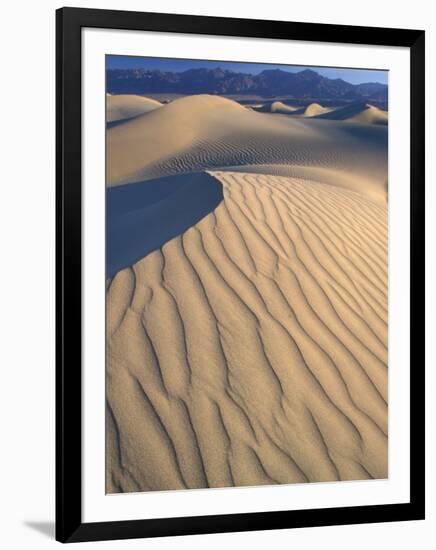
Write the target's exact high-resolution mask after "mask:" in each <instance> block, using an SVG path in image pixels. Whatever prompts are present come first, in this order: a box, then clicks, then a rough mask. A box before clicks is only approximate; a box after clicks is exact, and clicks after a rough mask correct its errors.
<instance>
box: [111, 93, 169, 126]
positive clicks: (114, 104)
mask: <svg viewBox="0 0 436 550" xmlns="http://www.w3.org/2000/svg"><path fill="white" fill-rule="evenodd" d="M159 107H162V103H160V102H159V101H157V100H155V99H150V98H148V97H143V96H139V95H130V94H119V95H111V94H106V121H107V122H118V121H121V120H125V119H129V118H134V117H136V116H138V115H142V114H144V113H148V112H150V111H153V110H154V109H158V108H159Z"/></svg>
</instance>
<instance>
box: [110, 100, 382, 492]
mask: <svg viewBox="0 0 436 550" xmlns="http://www.w3.org/2000/svg"><path fill="white" fill-rule="evenodd" d="M175 103H176V102H174V104H175ZM208 108H209V107H208ZM226 108H227V107H226ZM165 109H166V107H164V108H162V109H159V110H158V111H156V112H153V113H150V115H147V116H150V117H152V116H154V114H156V115H157V114H158V113H159V114H161V113H163V112H164V111H165ZM229 109H230V107H229ZM231 109H232V113H234V117H233V114H232V117H230V118H236V117H237V116H239V115H238V113H239V111H238V110H237V109H233V107H232V108H231ZM246 112H247V113H249V112H248V111H246ZM221 114H222V113H221ZM249 114H251V113H249ZM262 116H268V115H260V114H255V119H253V120H255V122H253V124H257V117H261V118H262ZM191 118H192V117H188V118H187V119H184V124H186V130H187V132H188V133H189V132H193V131H194V130H193V129H192V126H191V122H192V121H191ZM161 120H162V121H164V118H162V119H161ZM311 122H313V121H311ZM138 123H139V121H138V122H135V124H138ZM129 124H130V123H129ZM267 124H268V122H267ZM321 124H322V123H321ZM236 126H237V124H236ZM327 126H329V125H328V124H325V125H324V127H327ZM346 126H347V125H346ZM350 126H352V125H350ZM283 128H286V131H287V132H288V133H290V134H291V136H292V132H293V131H296V127H294V126H287V125H284V126H283ZM298 128H299V129H301V135H302V140H303V141H304V137H305V136H306V133H307V132H309V129H308V127H307V126H306V125H304V124H303V125H301V126H298ZM331 128H332V130H331V131H332V132H333V133H334V135H336V136H338V135H339V136H341V135H342V134H341V132H340V130H338V129H336V128H335V126H334V125H332V126H331ZM368 128H369V127H368ZM374 129H375V130H377V128H374ZM212 131H217V130H214V129H213V130H212ZM241 131H242V130H241ZM310 131H311V132H312V133H311V137H312V140H313V141H314V149H315V156H316V155H317V154H318V158H319V159H320V158H321V152H318V153H317V152H316V150H317V140H318V139H321V140H322V132H321V130H318V129H317V128H315V129H313V130H310ZM353 132H354V130H352V131H350V134H349V136H350V137H349V141H353V140H357V143H358V144H359V145H360V146H361V145H362V143H365V139H364V137H362V136H360V138H355V137H353ZM320 133H321V137H319V136H320ZM282 135H284V134H282ZM215 138H216V139H218V138H217V136H216V135H215ZM220 139H222V138H220ZM344 143H345V141H344ZM220 144H221V146H220V151H221V149H225V141H222V142H220ZM174 146H175V143H174V142H172V143H171V144H170V145H169V150H171V147H174ZM257 146H258V144H256V147H257ZM307 146H308V144H307ZM220 154H221V153H220ZM329 154H330V155H333V156H334V152H333V151H331V152H330V153H329ZM363 154H364V155H365V151H364V152H363ZM150 155H152V153H150ZM308 158H309V156H308ZM337 158H338V159H339V157H337ZM338 161H339V160H338ZM345 162H346V160H343V163H345ZM326 163H327V164H328V161H326ZM139 166H141V165H139ZM143 167H144V165H142V168H141V169H140V170H142V171H143ZM138 170H139V168H138ZM142 173H143V172H142ZM210 173H211V175H212V176H213V177H214V178H217V179H218V180H219V181H220V182H221V184H222V188H223V193H224V200H223V201H222V202H221V203H220V204H219V205H218V206H217V207H216V208H215V210H214V211H213V212H210V213H209V214H208V215H207V216H205V217H203V218H202V219H201V220H200V221H199V222H198V223H196V224H195V225H193V226H192V227H190V228H189V229H187V230H186V231H185V232H184V233H183V234H181V235H178V236H177V237H175V238H173V239H171V240H170V241H168V242H166V243H165V244H164V245H163V246H162V247H161V248H159V249H158V250H155V251H153V252H151V253H150V254H148V255H147V256H145V257H144V258H143V259H141V260H140V261H138V262H136V263H135V264H134V265H132V267H131V268H127V269H124V270H122V271H120V272H118V273H117V275H116V276H115V277H114V278H113V279H112V280H111V282H110V286H109V287H108V291H107V409H108V415H107V455H106V456H107V469H106V473H107V491H108V492H126V491H147V490H167V489H185V488H202V487H224V486H243V485H262V484H267V485H270V484H275V483H302V482H308V481H309V482H318V481H335V480H339V479H341V480H350V479H372V478H385V477H386V476H387V474H388V467H387V429H388V426H387V420H388V418H387V380H388V377H387V348H386V346H387V208H386V205H385V204H378V203H376V202H374V201H373V200H372V199H371V198H369V197H367V196H366V195H365V194H362V193H358V192H355V191H352V190H350V189H345V188H343V187H339V186H336V185H330V184H329V183H320V182H319V180H318V181H316V180H314V181H311V180H309V179H301V178H298V177H285V176H279V175H263V174H256V173H250V174H247V173H242V172H220V171H215V172H210ZM119 177H121V176H119ZM126 177H127V176H126ZM128 188H129V186H125V187H123V188H121V190H120V191H119V193H122V192H123V189H124V190H127V189H128ZM120 196H121V195H120ZM126 202H128V201H126Z"/></svg>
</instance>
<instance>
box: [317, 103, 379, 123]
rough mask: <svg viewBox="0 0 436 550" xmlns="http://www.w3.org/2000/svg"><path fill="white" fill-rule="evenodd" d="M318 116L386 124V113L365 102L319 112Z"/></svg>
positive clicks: (329, 118)
mask: <svg viewBox="0 0 436 550" xmlns="http://www.w3.org/2000/svg"><path fill="white" fill-rule="evenodd" d="M319 118H323V119H328V120H346V121H348V122H359V123H364V124H376V125H382V126H386V125H387V124H388V113H387V112H386V111H383V110H382V109H379V108H378V107H374V106H373V105H369V104H367V103H353V104H352V105H347V106H346V107H342V108H340V109H335V110H334V111H332V112H329V113H325V114H321V115H320V116H319Z"/></svg>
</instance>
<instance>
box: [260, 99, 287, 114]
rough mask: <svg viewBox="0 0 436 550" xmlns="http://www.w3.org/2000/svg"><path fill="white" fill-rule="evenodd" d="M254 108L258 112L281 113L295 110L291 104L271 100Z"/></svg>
mask: <svg viewBox="0 0 436 550" xmlns="http://www.w3.org/2000/svg"><path fill="white" fill-rule="evenodd" d="M255 110H257V111H259V112H260V113H281V114H285V115H287V114H289V113H294V112H295V111H297V108H296V107H292V106H291V105H286V104H285V103H283V102H282V101H273V102H270V103H265V104H264V105H260V106H258V107H257V108H256V109H255Z"/></svg>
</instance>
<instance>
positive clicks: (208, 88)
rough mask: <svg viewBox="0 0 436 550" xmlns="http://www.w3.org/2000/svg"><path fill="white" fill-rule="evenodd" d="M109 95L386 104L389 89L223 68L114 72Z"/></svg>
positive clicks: (310, 75) (309, 74) (303, 74)
mask: <svg viewBox="0 0 436 550" xmlns="http://www.w3.org/2000/svg"><path fill="white" fill-rule="evenodd" d="M107 91H108V92H109V93H114V94H120V93H124V94H126V93H127V94H147V93H177V94H198V93H207V94H220V95H226V94H227V95H229V94H255V95H261V96H265V97H269V96H270V97H274V96H281V95H286V96H289V97H294V98H324V99H333V100H335V99H340V100H358V99H362V98H365V99H374V100H379V101H386V100H387V94H388V87H387V86H386V85H385V84H380V83H377V82H373V83H366V84H357V85H353V84H350V83H349V82H346V81H345V80H342V79H340V78H337V79H331V78H326V77H324V76H321V75H320V74H318V73H317V72H316V71H313V70H311V69H306V70H304V71H300V72H298V73H290V72H287V71H282V70H280V69H270V70H265V71H262V72H261V73H259V74H256V75H253V74H247V73H236V72H233V71H229V70H225V69H221V68H216V69H189V70H187V71H184V72H179V73H176V72H163V71H159V70H146V69H112V70H108V71H107Z"/></svg>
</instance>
